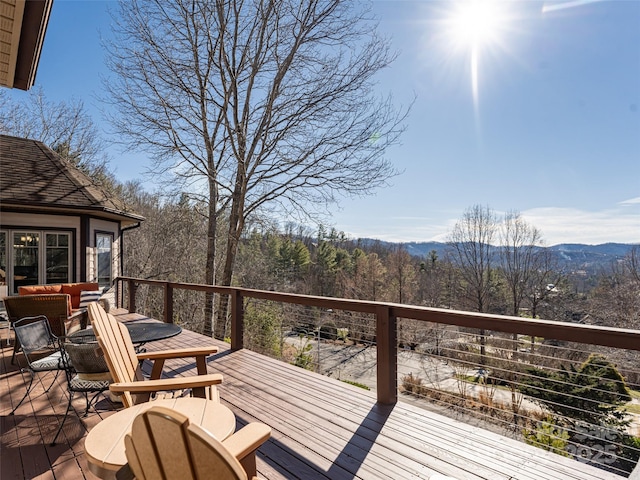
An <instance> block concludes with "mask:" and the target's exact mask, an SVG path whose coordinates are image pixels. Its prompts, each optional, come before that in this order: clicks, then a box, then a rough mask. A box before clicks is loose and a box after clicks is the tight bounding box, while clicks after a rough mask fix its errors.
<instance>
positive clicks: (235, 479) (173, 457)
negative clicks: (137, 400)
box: [125, 407, 271, 480]
mask: <svg viewBox="0 0 640 480" xmlns="http://www.w3.org/2000/svg"><path fill="white" fill-rule="evenodd" d="M270 436H271V428H269V427H268V426H267V425H265V424H263V423H250V424H248V425H247V426H245V427H244V428H242V429H241V430H239V431H237V432H236V433H235V434H233V435H232V436H231V437H229V438H228V439H226V440H224V441H222V442H220V441H218V440H217V439H216V438H214V437H213V436H212V435H211V434H210V433H209V432H208V431H207V430H205V429H203V428H201V427H199V426H198V425H194V424H190V423H189V419H188V418H187V417H186V416H185V415H183V414H181V413H179V412H176V411H175V410H171V409H169V408H165V407H152V408H150V409H149V410H147V411H145V412H143V413H141V414H140V415H138V416H137V417H136V419H135V420H134V421H133V426H132V428H131V433H130V434H128V435H127V436H126V437H125V451H126V455H127V461H128V462H129V463H128V468H129V470H130V471H131V472H132V473H133V475H134V476H135V478H136V479H139V480H147V479H156V478H164V479H166V480H174V479H175V480H183V479H185V480H192V479H193V480H204V479H211V478H216V479H220V480H246V479H247V478H251V479H256V478H257V477H255V475H256V450H257V449H258V448H259V447H260V445H262V444H263V443H264V442H266V441H267V440H268V439H269V437H270Z"/></svg>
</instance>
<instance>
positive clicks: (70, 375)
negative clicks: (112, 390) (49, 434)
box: [51, 342, 111, 445]
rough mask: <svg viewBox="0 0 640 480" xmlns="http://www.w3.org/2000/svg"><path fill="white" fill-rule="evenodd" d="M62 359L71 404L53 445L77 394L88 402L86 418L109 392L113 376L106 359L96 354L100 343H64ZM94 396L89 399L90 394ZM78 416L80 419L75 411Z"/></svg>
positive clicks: (62, 344) (52, 443)
mask: <svg viewBox="0 0 640 480" xmlns="http://www.w3.org/2000/svg"><path fill="white" fill-rule="evenodd" d="M60 348H61V352H62V356H61V357H62V359H63V363H64V367H65V374H66V376H67V388H68V390H69V404H68V405H67V411H66V412H65V414H64V418H63V419H62V423H60V427H59V428H58V431H57V432H56V436H55V437H53V441H52V442H51V445H55V443H56V440H57V439H58V435H60V432H61V431H62V427H63V426H64V422H65V420H66V419H67V416H68V415H69V411H70V410H71V409H72V408H73V405H72V403H71V402H72V401H73V397H74V395H75V394H76V393H82V394H83V395H84V398H85V401H86V408H85V411H84V415H82V416H83V417H86V416H87V414H88V413H89V408H90V407H91V404H92V403H93V402H94V400H96V399H97V398H98V396H99V395H100V394H101V393H103V392H105V391H108V390H109V383H111V378H110V377H111V376H110V374H109V368H108V367H107V363H106V362H105V360H104V357H102V356H99V355H98V354H97V353H96V349H97V348H98V343H97V342H93V343H72V342H63V343H61V344H60ZM90 393H93V394H94V395H93V396H92V397H91V399H89V394H90ZM74 411H75V412H76V415H78V417H80V415H79V414H78V412H77V411H76V410H75V408H74Z"/></svg>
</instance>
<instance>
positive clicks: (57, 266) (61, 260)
mask: <svg viewBox="0 0 640 480" xmlns="http://www.w3.org/2000/svg"><path fill="white" fill-rule="evenodd" d="M46 239H47V252H46V262H47V263H46V265H47V278H46V280H45V283H67V282H69V281H70V279H69V258H70V252H69V247H68V245H69V234H68V233H47V234H46Z"/></svg>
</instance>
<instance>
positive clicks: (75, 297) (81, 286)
mask: <svg viewBox="0 0 640 480" xmlns="http://www.w3.org/2000/svg"><path fill="white" fill-rule="evenodd" d="M83 290H98V284H97V283H92V282H84V283H63V284H62V293H68V294H69V295H70V296H71V308H80V292H82V291H83Z"/></svg>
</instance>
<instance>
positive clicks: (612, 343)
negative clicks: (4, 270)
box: [116, 277, 640, 404]
mask: <svg viewBox="0 0 640 480" xmlns="http://www.w3.org/2000/svg"><path fill="white" fill-rule="evenodd" d="M123 284H126V292H127V305H125V304H124V298H123V297H124V295H123V293H124V291H125V289H123ZM139 285H151V286H155V287H160V288H163V289H164V312H163V313H164V315H163V320H164V321H165V322H173V292H174V290H176V289H182V290H192V291H201V292H210V293H216V294H228V295H230V297H231V349H232V350H239V349H241V348H243V347H244V345H243V335H242V332H243V331H244V318H243V300H244V299H245V298H255V299H262V300H270V301H275V302H283V303H290V304H296V305H302V306H310V307H320V308H326V309H341V310H349V311H353V312H358V313H367V314H372V315H374V316H375V318H376V322H375V329H376V330H375V338H376V348H377V355H378V361H377V388H376V391H377V396H378V401H379V402H381V403H385V404H393V403H396V402H397V385H398V382H397V366H398V358H397V352H398V350H397V342H396V335H397V319H398V318H403V319H411V320H418V321H424V322H433V323H440V324H445V325H455V326H459V327H467V328H474V329H483V330H488V331H496V332H505V333H514V334H521V335H530V336H532V337H544V338H547V339H555V340H564V341H570V342H578V343H583V344H591V345H600V346H606V347H614V348H621V349H627V350H638V351H640V330H630V329H621V328H612V327H601V326H594V325H582V324H573V323H564V322H557V321H551V320H537V319H527V318H520V317H509V316H501V315H490V314H480V313H473V312H462V311H455V310H445V309H438V308H428V307H419V306H411V305H401V304H394V303H384V302H372V301H364V300H353V299H342V298H330V297H318V296H311V295H299V294H293V293H281V292H271V291H265V290H252V289H247V288H238V287H221V286H211V285H202V284H191V283H176V282H167V281H159V280H145V279H139V278H130V277H120V278H118V279H117V290H116V291H117V294H116V297H117V298H118V299H119V305H118V306H120V307H125V308H127V309H128V310H129V311H130V312H131V313H135V312H136V290H137V287H138V286H139Z"/></svg>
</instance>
